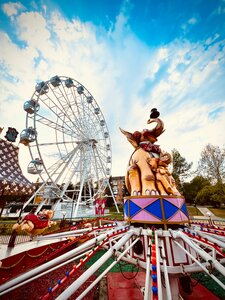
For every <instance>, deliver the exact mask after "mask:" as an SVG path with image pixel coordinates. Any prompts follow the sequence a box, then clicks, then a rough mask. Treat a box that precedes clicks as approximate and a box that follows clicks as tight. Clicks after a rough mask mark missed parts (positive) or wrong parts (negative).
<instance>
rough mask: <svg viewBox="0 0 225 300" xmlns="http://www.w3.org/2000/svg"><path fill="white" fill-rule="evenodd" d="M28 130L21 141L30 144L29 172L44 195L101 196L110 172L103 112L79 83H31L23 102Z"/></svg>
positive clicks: (60, 78) (80, 198)
mask: <svg viewBox="0 0 225 300" xmlns="http://www.w3.org/2000/svg"><path fill="white" fill-rule="evenodd" d="M24 110H25V111H26V113H27V115H26V128H25V129H24V130H23V131H22V132H21V135H20V143H23V144H24V145H27V146H28V147H29V152H30V155H31V159H32V160H31V163H30V165H29V166H28V172H29V173H31V174H38V175H39V176H40V177H41V180H42V182H43V186H42V188H41V189H39V190H38V193H39V194H41V193H42V194H43V197H44V198H47V199H48V200H49V199H50V200H51V199H61V200H63V201H74V202H75V203H76V204H77V207H76V210H77V209H78V204H79V203H81V202H84V203H89V202H92V201H93V199H94V196H95V195H97V194H103V193H104V191H105V188H106V186H107V185H108V179H109V177H110V174H111V164H112V153H111V142H110V136H109V131H108V128H107V124H106V121H105V118H104V116H103V113H102V111H101V109H100V107H99V105H98V104H97V102H96V101H95V99H94V97H93V96H92V95H91V93H90V92H89V91H88V90H87V89H86V88H85V87H84V86H83V85H82V84H81V83H79V82H78V81H76V80H74V79H72V78H69V77H65V76H54V77H52V78H51V79H50V80H48V81H42V82H40V83H38V84H37V85H36V87H35V91H34V93H33V95H32V97H31V99H30V100H28V101H26V102H25V103H24Z"/></svg>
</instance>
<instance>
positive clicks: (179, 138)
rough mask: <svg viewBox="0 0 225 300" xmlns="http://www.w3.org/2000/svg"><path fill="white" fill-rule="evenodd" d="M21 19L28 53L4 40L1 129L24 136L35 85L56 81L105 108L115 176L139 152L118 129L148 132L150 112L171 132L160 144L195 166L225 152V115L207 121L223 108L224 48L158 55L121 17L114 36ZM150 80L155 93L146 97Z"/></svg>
mask: <svg viewBox="0 0 225 300" xmlns="http://www.w3.org/2000/svg"><path fill="white" fill-rule="evenodd" d="M11 8H12V6H11ZM17 12H18V9H17ZM44 13H45V14H46V10H45V12H44ZM11 14H12V15H14V16H16V13H12V12H11ZM8 15H9V10H8ZM15 18H16V22H15V23H14V25H16V27H17V34H18V36H17V38H18V39H19V40H20V41H21V42H23V45H25V46H20V45H17V44H15V43H14V42H13V41H12V40H11V39H10V36H8V35H7V34H6V33H1V36H0V39H1V41H2V42H1V56H0V61H1V65H2V68H3V69H4V72H3V71H1V72H2V73H1V87H2V94H1V96H2V97H1V103H0V104H1V124H0V126H1V127H2V126H5V128H6V127H8V126H13V127H16V128H17V130H18V131H21V130H22V129H23V128H24V126H25V113H24V112H23V109H22V106H23V103H24V101H26V100H27V99H29V98H30V97H31V96H32V94H33V92H34V86H35V84H36V81H39V80H48V79H49V78H50V77H52V76H54V75H56V74H58V75H65V76H68V77H72V78H74V79H76V80H78V81H79V82H81V83H82V84H83V85H84V86H85V87H86V88H87V89H88V90H89V91H90V92H91V94H92V95H93V96H94V98H95V99H96V101H97V102H98V103H99V105H100V107H101V109H102V111H103V114H104V116H105V118H106V122H107V124H108V127H109V132H110V135H111V140H112V148H113V175H123V174H124V173H125V170H126V165H127V162H128V159H129V155H130V154H131V153H132V151H133V148H132V146H131V145H130V144H129V142H128V141H127V140H126V138H125V137H124V136H123V135H122V133H121V132H120V131H119V127H122V128H123V129H125V130H127V131H130V132H132V131H135V130H142V129H143V128H146V127H148V125H147V124H146V122H147V119H148V117H149V113H150V110H151V108H152V107H157V108H158V109H159V111H160V112H161V117H162V119H163V121H164V122H165V128H166V131H165V133H163V135H162V136H161V137H159V144H160V145H161V147H162V148H163V149H165V150H167V149H168V150H171V149H173V148H177V149H178V150H179V151H180V153H181V155H182V156H184V157H186V158H187V159H188V160H189V161H196V160H198V159H199V155H200V152H201V150H202V148H203V147H204V145H206V144H207V143H208V142H211V143H212V144H215V145H219V146H223V145H224V143H225V140H224V134H223V130H224V129H223V128H224V115H223V114H221V115H220V116H219V117H218V118H217V119H214V120H213V121H212V120H211V121H210V120H209V118H208V114H209V112H210V111H211V110H212V109H213V108H216V107H217V106H218V107H219V105H220V106H221V105H223V103H224V94H225V93H223V89H224V88H223V85H222V84H221V82H222V81H223V80H224V75H225V74H224V73H225V71H224V54H223V53H222V52H220V51H218V49H219V42H215V41H214V44H212V45H210V46H209V47H208V48H207V49H204V47H203V46H202V45H201V44H200V43H190V42H188V41H185V40H180V41H179V40H176V41H173V42H171V43H170V44H168V45H167V46H166V47H160V48H155V49H154V50H153V49H151V48H148V47H147V46H146V45H144V44H143V43H142V42H141V41H139V40H138V39H137V38H136V37H135V36H134V35H133V34H132V32H131V31H130V28H129V26H128V23H127V20H128V19H127V17H126V15H125V14H124V13H123V12H121V14H120V15H119V16H118V18H117V21H116V24H114V26H112V28H111V29H110V31H109V32H104V30H103V29H102V28H100V29H99V28H97V27H95V26H94V25H93V24H91V23H82V22H81V21H79V20H78V19H73V20H72V21H68V20H66V19H65V18H63V17H62V16H61V15H60V14H59V13H58V12H57V11H54V12H52V14H51V15H49V16H48V18H47V17H45V16H44V15H42V14H41V13H38V12H26V13H19V14H18V16H17V17H15ZM194 22H195V20H194V19H193V20H192V19H190V20H189V24H192V25H193V24H194ZM212 38H213V37H212ZM163 68H164V69H163ZM162 70H163V72H161V73H160V72H159V71H162ZM159 73H160V74H159ZM9 78H13V80H12V79H9ZM146 80H149V82H150V84H151V83H152V86H151V85H150V87H149V89H146V92H145V94H144V95H143V94H141V93H140V91H141V90H142V89H143V84H144V82H145V81H146ZM153 82H154V84H153ZM9 112H10V113H9ZM14 115H17V118H16V119H15V118H13V117H12V116H14ZM23 148H24V147H23V146H21V150H22V151H21V152H22V154H21V155H22V156H21V157H22V158H21V164H23V165H24V167H23V168H24V172H26V167H25V165H26V163H27V161H26V160H27V156H28V155H24V153H25V151H26V150H24V149H23ZM25 157H26V158H25ZM25 161H26V162H25Z"/></svg>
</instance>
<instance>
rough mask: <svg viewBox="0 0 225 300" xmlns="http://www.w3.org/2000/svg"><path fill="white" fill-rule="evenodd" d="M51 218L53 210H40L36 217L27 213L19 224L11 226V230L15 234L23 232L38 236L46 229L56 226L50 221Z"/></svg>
mask: <svg viewBox="0 0 225 300" xmlns="http://www.w3.org/2000/svg"><path fill="white" fill-rule="evenodd" d="M53 216H54V211H53V210H42V211H41V212H40V213H39V214H38V215H36V214H34V213H29V214H27V215H26V216H25V217H24V218H23V220H22V222H21V223H19V222H17V223H16V224H14V225H13V230H15V231H16V232H20V231H25V232H26V233H28V234H29V235H40V234H42V233H43V232H44V231H45V230H46V229H47V228H49V227H51V226H52V225H56V222H53V221H51V219H52V218H53Z"/></svg>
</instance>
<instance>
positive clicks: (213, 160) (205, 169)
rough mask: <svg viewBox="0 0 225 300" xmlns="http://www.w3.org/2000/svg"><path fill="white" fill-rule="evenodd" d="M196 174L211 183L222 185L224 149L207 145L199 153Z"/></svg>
mask: <svg viewBox="0 0 225 300" xmlns="http://www.w3.org/2000/svg"><path fill="white" fill-rule="evenodd" d="M198 173H199V174H202V175H203V176H205V177H208V178H209V179H210V181H211V182H212V183H217V184H222V183H223V181H224V179H225V149H224V148H223V149H220V148H219V146H213V145H211V144H207V145H206V146H205V148H204V149H203V151H202V152H201V158H200V160H199V162H198Z"/></svg>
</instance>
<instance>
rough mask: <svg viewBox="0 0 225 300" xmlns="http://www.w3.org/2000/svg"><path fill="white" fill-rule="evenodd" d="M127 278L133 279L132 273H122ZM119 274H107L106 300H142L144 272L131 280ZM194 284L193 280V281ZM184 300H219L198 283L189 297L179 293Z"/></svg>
mask: <svg viewBox="0 0 225 300" xmlns="http://www.w3.org/2000/svg"><path fill="white" fill-rule="evenodd" d="M124 276H125V277H127V278H132V277H134V273H129V272H127V273H124ZM124 276H123V275H122V274H121V273H108V274H107V284H108V300H124V299H127V300H128V299H129V300H137V299H139V300H142V299H144V295H143V293H142V288H144V286H145V272H139V273H138V274H137V276H136V277H135V278H133V279H125V278H124ZM193 282H195V280H193ZM181 295H182V297H183V299H184V300H197V299H198V300H206V299H210V300H220V299H219V298H218V297H216V296H215V295H214V294H213V293H211V292H210V291H209V290H207V289H206V288H205V287H204V286H203V285H201V284H200V283H199V284H197V285H196V286H195V287H194V288H193V292H192V294H191V295H185V294H184V293H182V292H181Z"/></svg>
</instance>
